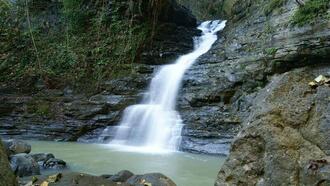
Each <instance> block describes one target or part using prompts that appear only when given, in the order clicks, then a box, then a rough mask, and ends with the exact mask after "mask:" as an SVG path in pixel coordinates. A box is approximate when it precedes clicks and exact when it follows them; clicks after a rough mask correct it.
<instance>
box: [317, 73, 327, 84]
mask: <svg viewBox="0 0 330 186" xmlns="http://www.w3.org/2000/svg"><path fill="white" fill-rule="evenodd" d="M326 79H327V78H326V77H325V76H323V75H319V76H318V77H317V78H315V81H316V82H317V83H322V82H325V80H326Z"/></svg>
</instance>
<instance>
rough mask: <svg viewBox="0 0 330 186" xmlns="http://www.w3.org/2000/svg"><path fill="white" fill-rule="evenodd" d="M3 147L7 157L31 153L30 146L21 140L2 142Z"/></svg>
mask: <svg viewBox="0 0 330 186" xmlns="http://www.w3.org/2000/svg"><path fill="white" fill-rule="evenodd" d="M4 145H5V147H6V150H7V153H8V156H10V155H15V154H20V153H27V154H28V153H30V152H31V145H30V144H28V143H26V142H24V141H21V140H16V139H13V140H7V141H4Z"/></svg>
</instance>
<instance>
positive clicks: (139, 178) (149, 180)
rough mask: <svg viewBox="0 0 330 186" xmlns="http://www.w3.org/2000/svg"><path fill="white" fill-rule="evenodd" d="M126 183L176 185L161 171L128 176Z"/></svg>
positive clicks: (140, 185) (136, 184)
mask: <svg viewBox="0 0 330 186" xmlns="http://www.w3.org/2000/svg"><path fill="white" fill-rule="evenodd" d="M126 183H128V184H130V185H134V186H146V185H155V186H176V184H175V183H174V182H173V181H172V180H171V179H170V178H168V177H166V176H165V175H163V174H161V173H150V174H144V175H134V176H132V177H130V178H129V179H128V180H127V181H126Z"/></svg>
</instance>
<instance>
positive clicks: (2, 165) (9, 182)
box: [0, 140, 18, 186]
mask: <svg viewBox="0 0 330 186" xmlns="http://www.w3.org/2000/svg"><path fill="white" fill-rule="evenodd" d="M0 170H1V171H0V185H3V186H16V185H18V184H17V181H16V177H15V176H14V173H13V172H12V171H11V169H10V166H9V162H8V156H7V153H6V150H5V148H4V147H3V144H2V142H1V140H0Z"/></svg>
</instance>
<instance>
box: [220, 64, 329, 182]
mask: <svg viewBox="0 0 330 186" xmlns="http://www.w3.org/2000/svg"><path fill="white" fill-rule="evenodd" d="M320 74H323V75H325V76H330V67H326V66H321V67H318V68H315V67H314V68H306V69H297V70H294V71H291V72H287V73H284V74H281V75H277V76H275V77H273V78H272V80H271V82H270V83H269V84H268V85H267V86H266V87H265V88H263V89H262V90H260V91H259V93H258V94H257V95H256V97H255V99H254V104H253V106H252V109H251V110H252V112H251V114H250V116H249V117H248V119H247V120H246V121H245V122H244V124H243V125H244V128H243V130H242V131H241V132H240V133H239V134H238V136H237V137H236V139H235V141H234V142H233V144H232V147H231V150H230V155H229V157H228V159H227V160H226V162H225V164H224V165H223V166H222V168H221V170H220V172H219V174H218V178H217V181H216V184H215V185H216V186H222V185H328V184H329V182H330V169H329V167H330V161H329V160H330V159H329V156H330V133H329V129H330V122H329V121H330V99H329V98H330V87H329V85H326V84H320V85H319V86H310V85H309V84H310V82H312V81H313V79H314V78H316V77H317V76H319V75H320Z"/></svg>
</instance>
